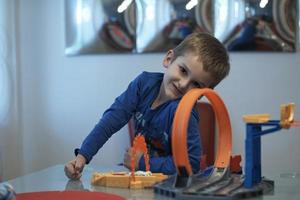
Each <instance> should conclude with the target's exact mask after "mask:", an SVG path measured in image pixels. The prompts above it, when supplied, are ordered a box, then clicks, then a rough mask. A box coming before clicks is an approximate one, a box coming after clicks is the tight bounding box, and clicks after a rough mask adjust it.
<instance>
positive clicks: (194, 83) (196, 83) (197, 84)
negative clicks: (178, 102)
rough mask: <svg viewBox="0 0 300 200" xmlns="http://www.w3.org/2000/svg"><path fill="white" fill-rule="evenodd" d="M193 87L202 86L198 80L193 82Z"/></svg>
mask: <svg viewBox="0 0 300 200" xmlns="http://www.w3.org/2000/svg"><path fill="white" fill-rule="evenodd" d="M193 85H194V87H195V88H202V86H201V85H200V84H199V83H198V82H193Z"/></svg>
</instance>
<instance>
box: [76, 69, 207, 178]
mask: <svg viewBox="0 0 300 200" xmlns="http://www.w3.org/2000/svg"><path fill="white" fill-rule="evenodd" d="M162 80H163V74H162V73H150V72H143V73H142V74H140V75H139V76H138V77H137V78H136V79H135V80H133V81H132V82H131V83H130V84H129V86H128V88H127V89H126V90H125V92H123V93H122V94H121V95H120V96H119V97H117V98H116V99H115V102H114V103H113V104H112V105H111V106H110V108H109V109H107V110H106V111H105V112H104V114H103V116H102V118H101V119H100V121H99V122H98V123H97V124H96V126H95V127H94V129H93V130H92V131H91V132H90V134H89V135H88V136H87V137H86V138H85V140H84V141H83V143H82V145H81V147H80V149H77V151H76V154H77V153H80V154H81V155H83V156H84V157H85V158H86V159H87V163H89V162H90V161H91V159H92V157H93V156H94V155H95V154H96V153H97V152H98V150H99V149H100V148H101V147H102V146H103V145H104V143H105V142H106V141H107V140H108V139H109V138H110V137H111V136H112V135H113V134H114V133H115V132H117V131H118V130H120V129H121V128H122V127H123V126H124V125H126V124H127V123H128V121H129V120H130V118H131V117H134V120H135V133H136V134H143V135H144V137H145V140H146V143H147V148H148V153H149V158H150V170H151V172H161V173H164V174H174V173H176V168H175V165H174V162H173V158H172V147H171V136H172V123H173V117H174V114H175V111H176V108H177V105H178V103H179V101H180V99H176V100H171V101H167V102H165V103H163V104H161V105H160V106H158V107H157V108H155V109H151V105H152V103H153V102H154V100H155V98H156V97H157V95H158V92H159V89H160V85H161V83H162ZM198 124H199V117H198V114H197V111H196V109H193V110H192V113H191V117H190V121H189V128H188V134H187V143H188V154H189V160H190V163H191V166H192V169H193V172H194V173H196V172H198V171H199V168H200V155H201V141H200V134H199V128H198V126H199V125H198ZM138 168H139V170H145V168H146V167H145V162H144V159H143V156H142V157H141V159H140V162H139V166H138Z"/></svg>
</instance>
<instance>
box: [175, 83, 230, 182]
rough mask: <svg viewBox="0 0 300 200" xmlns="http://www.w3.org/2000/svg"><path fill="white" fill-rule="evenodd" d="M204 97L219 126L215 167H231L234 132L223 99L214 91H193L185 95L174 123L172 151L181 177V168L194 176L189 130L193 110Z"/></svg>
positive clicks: (206, 89)
mask: <svg viewBox="0 0 300 200" xmlns="http://www.w3.org/2000/svg"><path fill="white" fill-rule="evenodd" d="M202 96H205V97H206V98H207V99H208V100H209V102H210V103H211V105H212V107H213V109H214V112H215V115H216V121H217V124H218V131H219V134H218V146H217V154H216V159H215V162H214V167H216V168H227V167H229V165H230V156H231V151H232V130H231V124H230V118H229V114H228V111H227V109H226V106H225V104H224V102H223V100H222V99H221V97H220V96H219V95H218V94H217V93H216V92H215V91H213V90H212V89H208V88H205V89H192V90H190V91H189V92H188V93H187V94H185V95H184V96H183V98H182V99H181V101H180V102H179V105H178V107H177V110H176V112H175V117H174V121H173V129H172V151H173V159H174V163H175V166H176V168H177V173H178V174H179V175H181V174H180V168H185V170H186V172H187V174H188V175H189V176H190V175H192V174H193V171H192V167H191V165H190V162H189V158H188V151H187V149H188V148H187V130H188V124H189V119H190V115H191V111H192V108H193V107H194V105H195V103H196V101H197V100H198V99H199V98H200V97H202ZM201 117H205V116H200V118H201ZM200 120H201V119H200ZM211 134H214V133H211Z"/></svg>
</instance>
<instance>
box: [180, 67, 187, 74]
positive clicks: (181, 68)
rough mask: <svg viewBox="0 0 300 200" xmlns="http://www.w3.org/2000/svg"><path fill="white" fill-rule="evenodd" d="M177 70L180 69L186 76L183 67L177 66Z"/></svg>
mask: <svg viewBox="0 0 300 200" xmlns="http://www.w3.org/2000/svg"><path fill="white" fill-rule="evenodd" d="M179 69H180V71H181V73H183V74H186V70H185V69H184V68H183V67H181V66H179Z"/></svg>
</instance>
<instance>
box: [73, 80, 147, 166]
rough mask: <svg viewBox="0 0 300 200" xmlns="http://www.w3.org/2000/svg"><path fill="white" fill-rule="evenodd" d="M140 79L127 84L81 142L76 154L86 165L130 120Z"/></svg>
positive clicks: (136, 102)
mask: <svg viewBox="0 0 300 200" xmlns="http://www.w3.org/2000/svg"><path fill="white" fill-rule="evenodd" d="M141 78H142V76H141V75H140V76H138V77H137V78H136V79H135V80H134V81H132V82H131V83H130V84H129V86H128V88H127V89H126V91H125V92H123V93H122V94H121V95H120V96H119V97H117V98H116V99H115V102H114V103H113V104H112V105H111V106H110V108H109V109H107V110H106V111H105V112H104V114H103V116H102V118H101V119H100V121H99V122H98V123H97V124H96V126H95V127H94V128H93V130H92V131H91V132H90V134H89V135H88V136H87V137H86V138H85V140H84V141H83V143H82V145H81V147H80V149H79V150H78V152H77V153H80V154H81V155H83V156H84V157H85V158H86V159H87V163H89V162H90V160H91V159H92V158H93V156H94V155H95V154H96V153H97V152H98V150H99V149H100V148H101V147H102V146H103V145H104V143H105V142H106V141H107V140H108V139H109V138H110V137H111V136H112V135H113V134H114V133H116V132H117V131H118V130H120V129H121V128H122V127H123V126H124V125H125V124H126V123H127V122H128V121H129V119H130V118H131V116H132V114H133V113H134V111H135V109H136V105H137V104H138V101H139V87H140V79H141Z"/></svg>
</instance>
